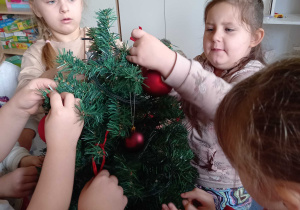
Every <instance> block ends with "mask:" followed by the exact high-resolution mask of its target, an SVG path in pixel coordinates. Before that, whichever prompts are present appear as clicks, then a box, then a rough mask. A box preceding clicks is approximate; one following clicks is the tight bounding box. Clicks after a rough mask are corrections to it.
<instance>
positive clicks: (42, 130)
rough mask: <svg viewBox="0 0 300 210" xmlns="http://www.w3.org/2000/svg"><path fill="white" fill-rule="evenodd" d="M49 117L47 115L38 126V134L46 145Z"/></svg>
mask: <svg viewBox="0 0 300 210" xmlns="http://www.w3.org/2000/svg"><path fill="white" fill-rule="evenodd" d="M46 117H47V115H45V116H44V117H43V118H42V119H41V121H40V122H39V126H38V132H39V135H40V138H41V139H42V140H43V141H44V142H45V143H46V137H45V120H46Z"/></svg>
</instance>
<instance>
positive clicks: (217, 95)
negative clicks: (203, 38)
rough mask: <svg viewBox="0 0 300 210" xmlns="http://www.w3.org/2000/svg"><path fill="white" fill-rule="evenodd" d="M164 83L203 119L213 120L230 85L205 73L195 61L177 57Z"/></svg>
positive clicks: (209, 73) (211, 74)
mask: <svg viewBox="0 0 300 210" xmlns="http://www.w3.org/2000/svg"><path fill="white" fill-rule="evenodd" d="M165 82H166V83H167V84H168V85H170V86H172V87H173V88H174V89H175V90H176V91H177V92H178V93H179V94H180V96H181V97H182V98H183V99H184V100H186V101H189V102H190V103H191V104H194V105H195V106H196V107H197V108H198V110H199V111H200V112H201V113H202V116H203V115H205V118H207V119H209V120H213V118H214V115H215V112H216V110H217V107H218V105H219V103H220V101H221V100H222V99H223V97H224V95H225V94H226V93H227V92H228V91H229V90H230V89H231V88H232V85H231V84H229V83H227V82H225V81H224V80H223V79H221V78H219V77H217V76H215V75H214V74H213V73H211V72H209V71H206V70H205V69H204V68H203V67H202V65H201V64H200V63H199V62H197V61H195V60H187V59H186V58H184V57H182V56H181V55H179V54H178V55H177V61H176V64H175V66H174V69H173V71H172V72H171V74H170V75H169V77H168V78H167V79H166V80H165Z"/></svg>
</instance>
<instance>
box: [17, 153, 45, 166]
mask: <svg viewBox="0 0 300 210" xmlns="http://www.w3.org/2000/svg"><path fill="white" fill-rule="evenodd" d="M43 162H44V157H42V156H32V155H29V156H26V157H23V158H22V159H21V160H20V163H19V167H29V166H36V167H41V166H42V164H43Z"/></svg>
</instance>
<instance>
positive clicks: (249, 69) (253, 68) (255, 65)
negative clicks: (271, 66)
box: [230, 60, 265, 82]
mask: <svg viewBox="0 0 300 210" xmlns="http://www.w3.org/2000/svg"><path fill="white" fill-rule="evenodd" d="M264 67H265V66H264V64H262V63H261V62H260V61H258V60H250V61H249V62H248V63H247V64H246V65H245V66H244V67H243V68H242V69H240V70H238V71H236V72H235V73H233V74H232V76H231V78H230V81H235V82H237V81H240V80H242V79H245V78H247V77H249V76H251V75H252V74H255V73H256V72H258V71H259V70H261V69H263V68H264Z"/></svg>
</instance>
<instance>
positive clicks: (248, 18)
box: [204, 0, 266, 68]
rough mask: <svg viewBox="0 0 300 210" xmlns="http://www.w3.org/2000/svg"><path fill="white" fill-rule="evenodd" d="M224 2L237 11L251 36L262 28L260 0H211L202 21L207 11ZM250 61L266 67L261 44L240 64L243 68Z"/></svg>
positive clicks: (262, 15)
mask: <svg viewBox="0 0 300 210" xmlns="http://www.w3.org/2000/svg"><path fill="white" fill-rule="evenodd" d="M222 2H226V3H229V4H231V5H233V6H234V7H236V8H238V9H239V12H240V17H241V20H242V22H243V23H244V24H246V25H247V27H249V28H250V31H251V33H252V34H254V33H255V32H256V31H257V30H258V29H260V28H262V26H263V18H264V3H263V1H262V0H212V1H210V2H209V3H208V4H207V5H206V8H205V11H204V21H205V22H206V18H207V14H208V12H209V10H210V9H211V8H212V7H214V6H215V5H216V4H219V3H222ZM250 60H258V61H260V62H261V63H262V64H264V65H266V62H265V59H264V56H263V52H262V47H261V43H259V44H258V45H257V46H255V47H253V48H252V49H251V52H250V54H249V56H248V57H247V58H244V59H243V60H241V62H240V64H241V67H240V68H243V67H244V66H245V65H246V64H247V63H248V62H249V61H250Z"/></svg>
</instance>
